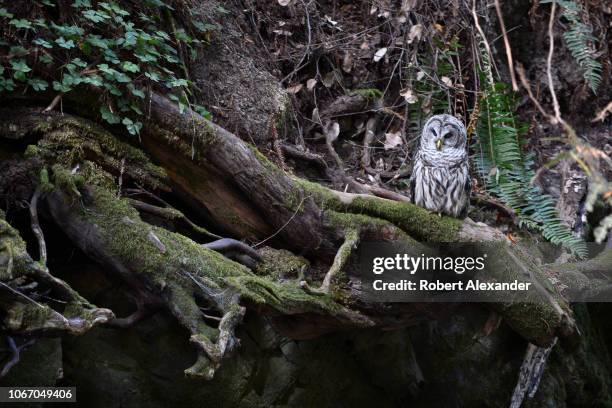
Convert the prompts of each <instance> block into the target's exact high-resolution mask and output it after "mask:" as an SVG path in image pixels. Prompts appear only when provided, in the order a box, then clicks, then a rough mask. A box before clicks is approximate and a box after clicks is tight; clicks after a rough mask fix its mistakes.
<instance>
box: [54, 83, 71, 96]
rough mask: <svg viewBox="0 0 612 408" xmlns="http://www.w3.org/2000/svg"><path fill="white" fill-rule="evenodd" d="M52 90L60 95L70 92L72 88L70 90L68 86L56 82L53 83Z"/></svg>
mask: <svg viewBox="0 0 612 408" xmlns="http://www.w3.org/2000/svg"><path fill="white" fill-rule="evenodd" d="M53 89H54V90H55V91H58V92H62V93H67V92H70V91H71V90H72V88H70V87H69V86H67V85H64V84H62V83H59V82H57V81H53Z"/></svg>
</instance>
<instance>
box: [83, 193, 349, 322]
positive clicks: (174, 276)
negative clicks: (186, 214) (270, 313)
mask: <svg viewBox="0 0 612 408" xmlns="http://www.w3.org/2000/svg"><path fill="white" fill-rule="evenodd" d="M91 190H92V194H93V197H92V200H91V201H92V203H93V204H92V207H91V208H90V209H86V210H84V212H83V216H84V217H85V218H86V219H87V220H88V221H89V222H92V223H94V224H96V225H97V226H98V230H99V232H100V233H101V234H102V237H103V239H104V242H105V244H106V245H107V247H108V251H109V252H110V253H112V254H113V255H114V256H115V257H116V258H117V259H119V260H120V261H121V262H122V264H124V265H125V266H126V267H128V268H129V269H130V271H131V272H132V273H135V274H145V275H147V280H150V281H152V282H154V283H155V285H156V287H157V288H158V289H159V290H163V289H164V288H165V287H166V286H167V285H170V284H172V285H176V284H178V285H179V286H181V287H184V288H191V287H193V281H192V280H191V278H193V279H196V280H197V281H199V282H200V283H202V284H204V285H206V286H209V287H211V288H217V289H218V290H219V291H222V290H224V289H226V288H227V287H229V286H231V287H234V288H235V289H236V290H237V291H238V292H239V293H240V294H241V295H242V297H244V298H246V299H249V300H251V301H253V302H255V303H260V304H266V305H269V306H272V307H273V308H275V309H277V310H279V311H284V312H292V313H297V312H298V311H317V312H320V313H329V312H332V311H335V310H337V309H338V308H339V305H336V304H335V303H334V302H333V300H331V298H329V297H326V296H313V295H309V294H306V293H305V292H304V291H303V290H302V289H301V288H299V286H298V285H297V283H296V282H290V283H278V282H274V281H272V280H271V279H270V278H265V277H260V276H257V275H255V274H253V272H251V271H250V270H249V269H248V268H246V267H245V266H243V265H240V264H238V263H236V262H233V261H231V260H229V259H228V258H225V257H224V256H223V255H221V254H219V253H217V252H215V251H212V250H209V249H207V248H205V247H203V246H202V245H200V244H197V243H196V242H194V241H192V240H191V239H189V238H187V237H185V236H183V235H180V234H177V233H174V232H170V231H167V230H165V229H163V228H159V227H155V226H151V225H149V224H147V223H145V222H143V221H141V220H140V217H139V215H138V212H137V211H136V210H135V209H133V208H132V207H131V206H130V205H129V204H128V202H127V200H124V199H118V198H116V197H115V196H114V195H113V194H112V193H110V192H108V191H105V190H103V189H101V188H93V189H91ZM153 236H154V237H155V238H157V239H158V240H159V242H161V244H162V245H163V249H160V247H159V246H158V245H156V244H155V242H154V241H155V238H153ZM179 271H186V272H188V273H189V274H191V278H190V277H189V276H188V275H187V276H186V274H184V273H180V272H179ZM189 296H191V294H190V295H189Z"/></svg>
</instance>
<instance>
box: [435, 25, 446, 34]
mask: <svg viewBox="0 0 612 408" xmlns="http://www.w3.org/2000/svg"><path fill="white" fill-rule="evenodd" d="M434 28H435V29H436V30H437V31H439V32H441V33H443V32H444V26H443V25H442V24H438V23H435V24H434Z"/></svg>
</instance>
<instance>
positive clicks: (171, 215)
mask: <svg viewBox="0 0 612 408" xmlns="http://www.w3.org/2000/svg"><path fill="white" fill-rule="evenodd" d="M128 202H129V203H130V205H131V206H132V207H134V208H136V209H137V210H139V211H143V212H146V213H149V214H153V215H155V216H158V217H161V218H164V219H166V220H170V221H172V220H175V219H179V220H182V221H184V222H185V223H186V224H187V225H188V226H189V227H190V228H191V229H193V230H194V231H195V232H198V233H200V234H202V235H206V236H208V237H211V238H215V239H221V238H223V237H221V236H219V235H217V234H213V233H212V232H210V231H208V230H207V229H206V228H204V227H200V226H199V225H197V224H195V223H194V222H193V221H191V220H190V219H189V218H187V217H186V216H185V214H183V213H182V212H180V211H179V210H176V209H174V208H172V207H167V208H164V207H158V206H155V205H152V204H148V203H145V202H142V201H139V200H134V199H131V198H130V199H128ZM163 202H164V203H165V201H163Z"/></svg>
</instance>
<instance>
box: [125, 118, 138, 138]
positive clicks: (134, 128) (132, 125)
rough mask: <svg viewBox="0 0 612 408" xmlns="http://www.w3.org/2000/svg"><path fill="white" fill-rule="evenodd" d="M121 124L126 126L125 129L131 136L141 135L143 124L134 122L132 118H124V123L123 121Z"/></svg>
mask: <svg viewBox="0 0 612 408" xmlns="http://www.w3.org/2000/svg"><path fill="white" fill-rule="evenodd" d="M121 123H123V124H124V125H125V128H126V129H127V131H128V132H130V134H131V135H134V136H136V135H138V134H140V129H142V123H140V122H133V121H132V119H130V118H123V121H121Z"/></svg>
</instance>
